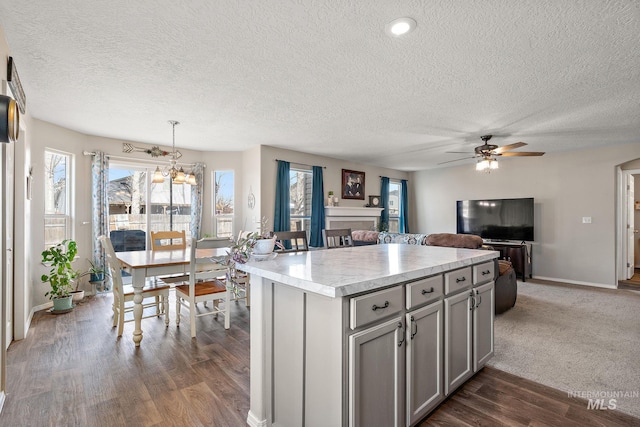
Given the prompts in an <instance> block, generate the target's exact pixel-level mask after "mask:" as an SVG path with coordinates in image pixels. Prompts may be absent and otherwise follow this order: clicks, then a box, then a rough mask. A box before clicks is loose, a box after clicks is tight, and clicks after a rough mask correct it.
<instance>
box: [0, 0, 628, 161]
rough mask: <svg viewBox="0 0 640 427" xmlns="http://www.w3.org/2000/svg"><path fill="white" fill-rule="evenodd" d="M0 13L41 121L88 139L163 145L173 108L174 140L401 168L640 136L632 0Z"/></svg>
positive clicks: (86, 5) (120, 6)
mask: <svg viewBox="0 0 640 427" xmlns="http://www.w3.org/2000/svg"><path fill="white" fill-rule="evenodd" d="M403 16H410V17H412V18H413V19H415V20H416V21H417V23H418V25H417V27H416V29H415V31H414V32H412V33H410V34H408V35H406V36H404V37H402V38H393V39H392V38H390V37H388V36H387V35H386V34H385V32H384V26H385V24H387V23H388V22H390V21H392V20H393V19H395V18H398V17H403ZM0 24H1V25H2V27H3V29H4V32H5V36H6V38H7V42H8V44H9V47H10V49H11V55H12V56H13V57H14V60H15V62H16V65H17V69H18V72H19V75H20V78H21V80H22V84H23V87H24V90H25V93H26V96H27V108H28V110H29V112H30V113H31V114H32V115H33V117H36V118H38V119H42V120H45V121H48V122H52V123H55V124H58V125H60V126H64V127H67V128H70V129H74V130H77V131H80V132H83V133H87V134H92V135H99V136H105V137H112V138H119V139H125V140H131V141H139V142H145V143H150V144H159V145H161V146H170V145H171V126H170V125H169V124H168V123H167V120H170V119H174V120H178V121H180V122H181V125H180V126H178V127H177V128H176V146H178V147H183V148H190V149H197V150H207V151H217V150H225V151H238V150H244V149H246V148H248V147H251V146H253V145H256V144H264V145H272V146H277V147H282V148H288V149H292V150H297V151H303V152H308V153H314V154H320V155H326V156H330V157H335V158H341V159H351V160H356V161H359V162H363V163H369V164H374V165H380V166H385V167H389V168H395V169H401V170H419V169H426V168H431V167H436V165H437V164H438V163H439V162H444V161H448V160H453V159H456V158H460V157H466V156H465V155H464V154H448V153H445V151H469V153H471V152H472V151H473V147H474V146H476V145H480V144H481V141H480V136H481V135H484V134H487V133H492V134H494V135H496V137H494V139H493V140H492V143H496V144H498V145H504V144H510V143H514V142H517V141H524V142H527V143H528V144H529V145H528V146H527V147H524V148H520V149H519V150H520V151H546V152H551V151H559V150H572V149H578V148H585V147H593V146H599V145H605V144H617V143H628V142H640V2H639V1H637V0H626V1H624V0H619V1H613V0H609V1H607V0H583V1H579V0H571V1H569V0H561V1H558V0H530V1H509V0H465V1H460V2H457V1H452V0H429V1H424V0H420V1H418V0H404V1H400V0H288V1H275V0H268V1H242V0H214V1H212V0H191V1H175V0H172V1H169V0H156V1H125V0H112V1H95V0H93V1H91V0H66V1H50V0H32V1H28V2H17V1H8V0H0ZM503 161H520V162H524V161H527V158H509V159H503ZM467 162H473V160H467ZM458 164H460V163H448V164H447V166H448V165H458Z"/></svg>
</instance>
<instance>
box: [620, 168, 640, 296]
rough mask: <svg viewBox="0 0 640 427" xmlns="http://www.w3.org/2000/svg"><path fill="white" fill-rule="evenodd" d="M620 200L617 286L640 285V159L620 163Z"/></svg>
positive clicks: (637, 286)
mask: <svg viewBox="0 0 640 427" xmlns="http://www.w3.org/2000/svg"><path fill="white" fill-rule="evenodd" d="M636 189H637V190H636ZM617 200H618V206H617V211H618V236H617V241H618V244H617V248H618V250H617V265H618V269H617V271H618V272H617V282H618V288H621V287H625V288H628V287H631V288H634V289H640V233H639V230H640V160H634V161H631V162H627V163H625V164H623V165H621V166H620V168H619V170H618V199H617Z"/></svg>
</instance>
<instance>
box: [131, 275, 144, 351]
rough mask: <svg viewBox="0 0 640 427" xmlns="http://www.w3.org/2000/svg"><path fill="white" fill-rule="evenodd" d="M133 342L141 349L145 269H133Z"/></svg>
mask: <svg viewBox="0 0 640 427" xmlns="http://www.w3.org/2000/svg"><path fill="white" fill-rule="evenodd" d="M131 279H132V281H131V284H132V285H133V323H134V325H135V326H134V329H133V342H134V344H135V345H136V347H140V342H141V341H142V325H141V324H142V299H143V298H142V288H144V280H145V272H144V270H143V269H133V272H132V278H131Z"/></svg>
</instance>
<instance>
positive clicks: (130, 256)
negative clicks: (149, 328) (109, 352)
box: [116, 248, 229, 347]
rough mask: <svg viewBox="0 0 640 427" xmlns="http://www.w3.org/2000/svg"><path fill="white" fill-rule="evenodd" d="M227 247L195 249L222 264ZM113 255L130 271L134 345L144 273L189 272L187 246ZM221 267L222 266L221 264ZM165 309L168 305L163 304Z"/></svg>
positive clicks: (139, 331)
mask: <svg viewBox="0 0 640 427" xmlns="http://www.w3.org/2000/svg"><path fill="white" fill-rule="evenodd" d="M228 250H229V248H211V249H198V250H197V256H198V258H211V259H212V260H213V261H216V262H220V264H221V266H223V264H224V258H225V256H226V255H227V251H228ZM116 257H117V258H118V260H119V261H120V263H121V264H122V266H123V267H124V268H125V270H127V271H128V272H129V273H130V274H131V284H132V285H133V293H134V296H133V319H134V324H135V326H134V330H133V342H134V343H135V346H136V347H139V346H140V342H142V327H141V320H142V299H143V298H142V289H143V288H144V285H145V281H146V279H147V277H156V276H161V275H169V274H180V273H183V274H184V273H188V272H189V264H190V262H191V248H186V249H175V250H166V251H158V250H156V251H152V250H150V249H148V250H144V251H127V252H116ZM221 269H223V267H221ZM167 309H168V308H167Z"/></svg>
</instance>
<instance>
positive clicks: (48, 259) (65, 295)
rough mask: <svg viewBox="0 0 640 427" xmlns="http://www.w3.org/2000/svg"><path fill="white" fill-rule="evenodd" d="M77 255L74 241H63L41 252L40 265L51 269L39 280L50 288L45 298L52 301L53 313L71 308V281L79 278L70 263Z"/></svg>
mask: <svg viewBox="0 0 640 427" xmlns="http://www.w3.org/2000/svg"><path fill="white" fill-rule="evenodd" d="M77 253H78V246H77V243H76V242H75V241H74V240H63V241H62V242H61V243H58V244H57V245H55V246H52V247H50V248H49V249H46V250H44V251H43V252H42V263H43V264H46V265H48V266H50V267H51V268H50V269H49V274H43V275H42V276H41V277H40V280H42V282H45V283H46V282H48V283H49V285H50V286H51V289H50V290H49V291H48V292H47V293H45V296H48V297H49V299H50V300H52V301H53V310H54V311H62V310H68V309H71V308H73V305H72V301H71V295H70V292H71V291H73V289H74V287H73V281H74V280H75V279H76V278H77V277H78V276H79V272H78V271H77V270H75V269H74V268H73V265H71V263H72V262H73V260H74V259H75V257H76V255H77Z"/></svg>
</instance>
